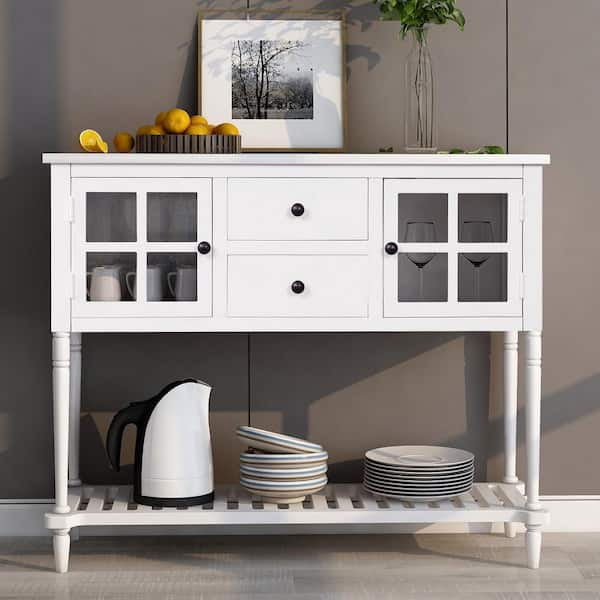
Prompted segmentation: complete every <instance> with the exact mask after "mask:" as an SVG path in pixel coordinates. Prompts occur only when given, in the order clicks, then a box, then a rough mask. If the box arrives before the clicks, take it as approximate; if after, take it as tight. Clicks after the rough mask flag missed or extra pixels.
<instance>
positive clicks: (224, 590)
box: [0, 534, 600, 600]
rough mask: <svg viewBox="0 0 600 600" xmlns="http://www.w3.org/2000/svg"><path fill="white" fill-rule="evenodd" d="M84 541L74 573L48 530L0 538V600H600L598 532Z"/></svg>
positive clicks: (77, 546) (77, 548)
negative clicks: (58, 568)
mask: <svg viewBox="0 0 600 600" xmlns="http://www.w3.org/2000/svg"><path fill="white" fill-rule="evenodd" d="M523 542H524V540H523V536H518V537H517V538H516V539H507V538H505V537H503V536H499V535H495V536H491V535H469V536H467V535H421V536H410V535H402V536H401V535H393V536H392V535H389V536H385V535H378V536H377V535H365V536H355V535H348V536H264V537H258V536H236V537H233V536H231V537H230V536H222V537H195V536H194V537H192V536H181V537H166V536H162V537H118V538H108V537H96V538H93V537H82V538H81V539H80V540H79V541H78V542H74V543H73V544H72V552H71V565H70V572H69V573H68V574H67V575H56V574H55V573H54V571H53V559H52V544H51V540H50V539H49V538H19V539H11V538H0V598H2V599H5V598H32V597H35V598H38V599H42V600H45V599H55V598H77V599H78V600H89V599H92V598H105V599H107V600H117V599H118V600H121V599H123V600H137V599H138V598H139V599H141V598H144V600H158V599H159V598H160V599H161V600H162V599H165V598H169V599H174V600H177V599H180V598H181V599H183V598H186V599H188V598H193V599H200V600H204V599H206V598H210V599H211V600H212V599H216V600H238V599H242V598H244V600H251V599H253V598H260V599H261V600H275V599H280V598H284V597H285V598H286V599H290V600H342V599H343V600H371V599H373V598H377V599H378V600H386V599H388V598H389V599H392V598H393V599H394V600H396V599H397V598H400V597H401V598H402V599H403V600H411V599H415V600H417V599H419V600H442V599H443V600H453V599H458V598H460V599H461V600H476V599H477V600H479V599H481V600H600V551H598V550H597V549H598V548H599V547H600V535H598V534H569V535H563V534H548V535H546V536H545V537H544V548H543V552H542V566H541V568H540V569H539V570H538V571H532V570H529V569H527V568H525V567H524V566H523V565H524V561H525V550H524V547H523V546H524V543H523Z"/></svg>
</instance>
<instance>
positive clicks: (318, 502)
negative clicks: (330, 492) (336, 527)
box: [312, 492, 329, 510]
mask: <svg viewBox="0 0 600 600" xmlns="http://www.w3.org/2000/svg"><path fill="white" fill-rule="evenodd" d="M312 501H313V506H314V510H329V506H328V504H327V499H326V497H325V493H324V492H318V493H316V494H313V495H312Z"/></svg>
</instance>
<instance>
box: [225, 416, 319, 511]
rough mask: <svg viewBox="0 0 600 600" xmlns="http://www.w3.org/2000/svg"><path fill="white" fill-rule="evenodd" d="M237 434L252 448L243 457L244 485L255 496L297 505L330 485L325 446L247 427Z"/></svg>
mask: <svg viewBox="0 0 600 600" xmlns="http://www.w3.org/2000/svg"><path fill="white" fill-rule="evenodd" d="M236 433H237V436H238V438H239V439H240V441H242V442H243V443H244V444H245V445H247V446H249V449H248V452H242V453H241V454H240V483H241V485H242V487H244V488H246V489H247V490H248V491H249V492H251V493H252V494H254V495H255V496H260V497H262V498H264V499H265V500H266V501H268V502H278V503H285V504H293V503H295V502H302V501H303V500H304V498H305V497H306V496H307V495H308V494H315V493H316V492H318V491H319V490H321V489H323V488H324V487H325V485H327V452H325V450H323V446H320V445H319V444H314V443H312V442H308V441H306V440H303V439H300V438H296V437H292V436H290V435H284V434H282V433H275V432H273V431H266V430H264V429H258V428H256V427H248V426H245V425H244V426H241V427H238V428H237V431H236Z"/></svg>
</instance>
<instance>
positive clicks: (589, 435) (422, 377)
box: [0, 0, 600, 498]
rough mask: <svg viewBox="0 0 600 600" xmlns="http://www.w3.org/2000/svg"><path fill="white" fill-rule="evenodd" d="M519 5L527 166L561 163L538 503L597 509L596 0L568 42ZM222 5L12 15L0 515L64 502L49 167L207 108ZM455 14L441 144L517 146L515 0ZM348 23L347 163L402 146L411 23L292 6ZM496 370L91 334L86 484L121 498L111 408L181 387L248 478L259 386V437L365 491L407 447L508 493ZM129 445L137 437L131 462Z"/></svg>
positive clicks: (419, 354)
mask: <svg viewBox="0 0 600 600" xmlns="http://www.w3.org/2000/svg"><path fill="white" fill-rule="evenodd" d="M508 3H509V31H508V49H509V56H510V69H509V84H510V85H509V94H508V98H509V105H508V125H509V127H508V141H509V146H510V150H511V151H513V152H521V151H522V152H550V153H552V154H553V161H554V162H553V166H552V167H551V168H549V169H548V170H547V175H546V213H545V227H546V230H545V244H546V246H545V260H546V263H545V275H546V282H545V283H546V287H545V292H546V295H545V300H546V312H545V362H544V367H545V370H544V373H545V375H544V404H543V406H544V423H543V427H544V437H543V449H542V450H543V461H542V464H543V470H542V476H543V477H542V491H543V492H544V493H546V494H548V493H554V494H560V493H581V494H584V493H597V492H598V490H599V489H600V475H598V474H597V473H596V470H595V469H594V468H593V467H592V466H591V465H594V459H595V456H596V453H597V452H596V446H597V443H596V441H595V440H596V435H595V432H596V430H597V429H598V428H599V427H600V415H599V414H598V413H597V410H596V405H597V404H598V403H597V398H598V396H599V392H600V376H599V375H598V370H597V366H596V364H597V353H595V352H594V350H595V347H594V343H595V341H596V340H597V339H598V334H599V333H600V331H599V330H600V325H599V321H598V320H597V319H595V318H594V317H595V315H594V314H593V313H594V311H595V309H596V308H597V306H598V300H597V298H598V297H599V294H600V285H599V283H598V278H597V277H593V275H594V274H595V272H596V270H595V269H594V267H593V266H592V265H593V258H595V256H596V255H597V254H598V250H599V249H600V241H599V240H598V236H597V235H596V232H595V229H596V223H597V222H598V221H599V220H600V203H598V202H597V194H595V193H594V192H593V190H592V182H593V181H594V175H595V172H596V170H597V169H596V165H595V164H594V159H593V158H592V157H593V156H594V154H595V153H594V150H595V148H594V145H595V138H596V137H597V132H598V117H597V111H596V106H597V104H598V102H600V82H598V80H597V78H595V77H594V76H593V75H594V74H595V72H596V70H597V65H598V63H599V60H598V59H599V58H600V56H599V52H600V51H599V49H598V45H597V44H596V42H595V25H594V24H595V23H596V22H597V20H598V18H599V17H600V5H598V3H597V2H596V1H595V0H578V1H577V5H578V18H577V21H576V22H573V23H572V24H567V25H565V24H563V19H564V8H563V3H562V2H559V1H558V0H508ZM213 4H214V5H217V6H219V7H223V6H227V4H228V3H226V2H221V3H218V4H217V3H212V2H210V1H204V2H196V1H192V0H180V1H179V2H176V3H173V2H164V1H162V0H145V1H142V0H137V1H133V0H132V1H130V2H122V1H120V0H104V1H103V2H92V1H91V0H26V1H23V0H4V2H3V3H1V4H0V27H1V30H0V44H1V46H0V202H1V204H0V207H1V210H2V213H3V214H2V216H3V218H2V235H1V236H0V244H1V245H2V251H3V253H4V255H5V256H7V257H8V259H7V260H5V261H4V274H3V275H4V276H3V277H2V282H3V284H2V294H0V303H1V310H0V331H2V337H1V338H0V339H1V341H0V375H1V378H2V383H3V385H2V392H1V395H0V481H2V482H3V483H2V488H0V497H5V498H25V497H28V498H34V497H50V496H52V439H51V396H50V344H49V341H50V340H49V306H48V305H49V289H48V287H49V206H48V205H49V202H48V200H49V194H48V184H49V177H48V169H47V168H45V167H42V166H41V165H40V164H39V162H40V153H41V152H42V151H67V150H75V149H76V147H77V145H76V139H77V134H78V133H79V131H80V130H81V129H83V128H86V127H93V128H96V129H98V130H99V131H100V132H102V133H103V134H104V136H105V138H106V139H111V138H112V136H113V134H114V132H115V131H117V130H122V129H125V130H133V129H135V127H136V126H137V125H138V124H140V123H141V122H143V121H148V120H150V119H151V118H152V117H153V115H154V114H155V113H156V112H158V111H159V110H163V109H164V108H166V107H170V106H173V105H179V106H182V107H184V108H188V109H190V110H195V107H196V61H197V56H196V33H195V19H196V12H197V10H198V9H199V8H206V7H210V6H211V5H213ZM240 4H241V3H237V4H236V3H231V5H230V6H231V7H236V6H239V5H240ZM243 4H244V5H245V3H243ZM459 4H460V6H461V7H462V8H463V9H464V12H465V13H466V15H467V19H468V26H467V29H466V31H465V32H464V33H460V32H458V31H457V30H456V29H455V28H453V27H452V26H449V27H446V28H437V29H436V30H435V32H434V34H433V36H432V46H433V55H434V59H435V62H436V70H437V77H438V89H439V97H440V98H441V99H442V101H441V104H440V119H441V129H440V138H441V140H440V142H441V145H442V146H446V147H447V146H465V147H474V146H478V145H481V144H502V145H504V144H505V142H506V139H507V129H506V123H507V106H506V98H507V89H506V71H505V58H506V40H507V36H506V33H507V32H506V28H505V23H506V1H505V0H461V1H460V3H459ZM287 5H288V3H284V2H270V1H261V2H259V1H258V0H254V1H253V2H252V6H253V7H259V6H260V7H270V8H281V7H285V6H287ZM342 5H343V6H347V7H348V8H349V15H348V16H349V30H348V59H349V66H348V73H349V85H348V110H349V125H350V127H349V137H350V139H349V141H350V149H351V150H352V151H355V152H373V151H376V150H377V149H378V148H379V147H380V146H389V145H394V146H396V147H400V145H401V140H402V137H403V132H402V118H401V114H402V106H401V103H402V100H401V99H402V93H401V92H402V90H401V84H402V75H401V73H402V57H403V55H404V54H405V52H406V49H407V42H401V41H399V40H398V37H397V26H396V25H395V24H393V23H391V24H390V23H380V22H378V21H377V15H376V12H375V10H374V8H373V7H372V5H371V3H370V2H366V1H355V2H340V1H334V0H322V1H321V2H315V1H314V0H313V1H310V0H307V1H306V2H294V3H293V7H294V8H295V9H298V8H307V7H317V8H331V7H340V6H342ZM249 344H250V348H251V352H250V361H248V347H249ZM500 352H501V344H500V339H499V337H498V336H491V337H490V336H487V335H483V334H481V335H467V336H460V335H454V334H423V335H416V334H393V335H392V334H385V335H383V334H367V335H350V334H336V335H318V336H309V335H283V334H281V335H279V334H278V335H274V334H262V335H261V334H257V335H253V336H251V339H248V337H247V336H245V335H196V334H189V335H162V336H159V335H140V334H138V335H86V336H84V373H83V377H84V383H83V396H84V400H83V415H82V472H83V476H84V478H85V479H87V480H88V481H97V482H103V481H116V480H118V477H115V475H114V474H112V473H111V472H110V471H109V470H108V468H107V461H106V458H105V455H104V450H103V438H104V435H105V432H106V428H107V427H108V423H109V422H110V418H111V416H112V413H113V412H114V411H115V410H117V409H118V408H119V407H121V406H122V405H123V404H125V403H127V402H129V401H131V400H136V399H143V398H145V397H148V396H149V395H150V394H152V393H153V392H154V391H156V389H157V388H158V387H159V386H162V385H163V384H164V383H165V382H167V381H169V380H171V379H174V378H177V377H181V376H194V375H195V376H199V377H202V378H203V379H205V380H207V381H209V382H211V383H212V384H213V385H214V388H215V392H214V397H213V401H212V428H213V436H214V440H215V455H216V466H217V474H218V478H219V479H220V480H221V481H234V480H235V479H236V477H237V473H236V469H237V457H236V455H237V453H238V452H239V450H240V447H239V445H238V443H237V442H236V440H235V438H234V436H233V432H232V431H233V428H234V427H235V425H236V424H238V423H243V422H246V419H247V412H248V386H249V385H248V384H249V383H251V390H252V396H251V421H252V423H253V424H256V425H258V426H274V427H278V428H283V429H285V430H286V431H289V432H291V433H296V434H302V435H304V434H305V435H308V436H309V437H310V438H312V439H315V440H317V441H320V442H322V443H323V444H324V445H325V446H326V447H327V448H328V450H329V451H330V454H331V458H332V463H333V464H332V469H331V471H332V478H334V479H338V480H345V479H352V478H356V477H357V475H358V473H359V472H360V466H359V459H360V456H361V454H362V452H363V451H364V450H365V449H366V448H368V447H373V446H378V445H383V444H392V443H442V444H452V445H457V446H461V447H465V448H469V449H471V450H473V451H474V452H475V453H476V454H477V457H478V471H479V477H485V476H486V472H487V476H489V477H497V476H499V474H500V472H501V471H500V466H501V427H500V425H501V409H500V408H501V407H500V404H499V403H500V393H501V389H500V385H499V384H500V382H501V370H500V368H499V363H498V358H499V354H500ZM490 355H491V357H492V361H491V367H490V366H489V362H488V358H489V356H490ZM248 363H250V370H249V371H248ZM521 432H522V428H521ZM132 439H133V438H132V435H131V432H130V435H129V438H128V444H127V446H128V451H129V452H131V446H132ZM523 454H524V453H523V452H520V462H521V463H522V462H523V460H522V459H523V458H524V456H523ZM521 473H523V471H521ZM129 476H130V473H129V472H128V471H126V472H125V473H123V474H122V475H121V476H120V478H121V480H127V478H128V477H129Z"/></svg>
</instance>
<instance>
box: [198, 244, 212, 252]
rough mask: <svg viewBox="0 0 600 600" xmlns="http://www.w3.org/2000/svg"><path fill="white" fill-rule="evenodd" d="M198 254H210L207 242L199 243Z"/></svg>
mask: <svg viewBox="0 0 600 600" xmlns="http://www.w3.org/2000/svg"><path fill="white" fill-rule="evenodd" d="M198 252H200V254H208V253H209V252H210V244H209V243H208V242H200V243H199V244H198Z"/></svg>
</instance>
